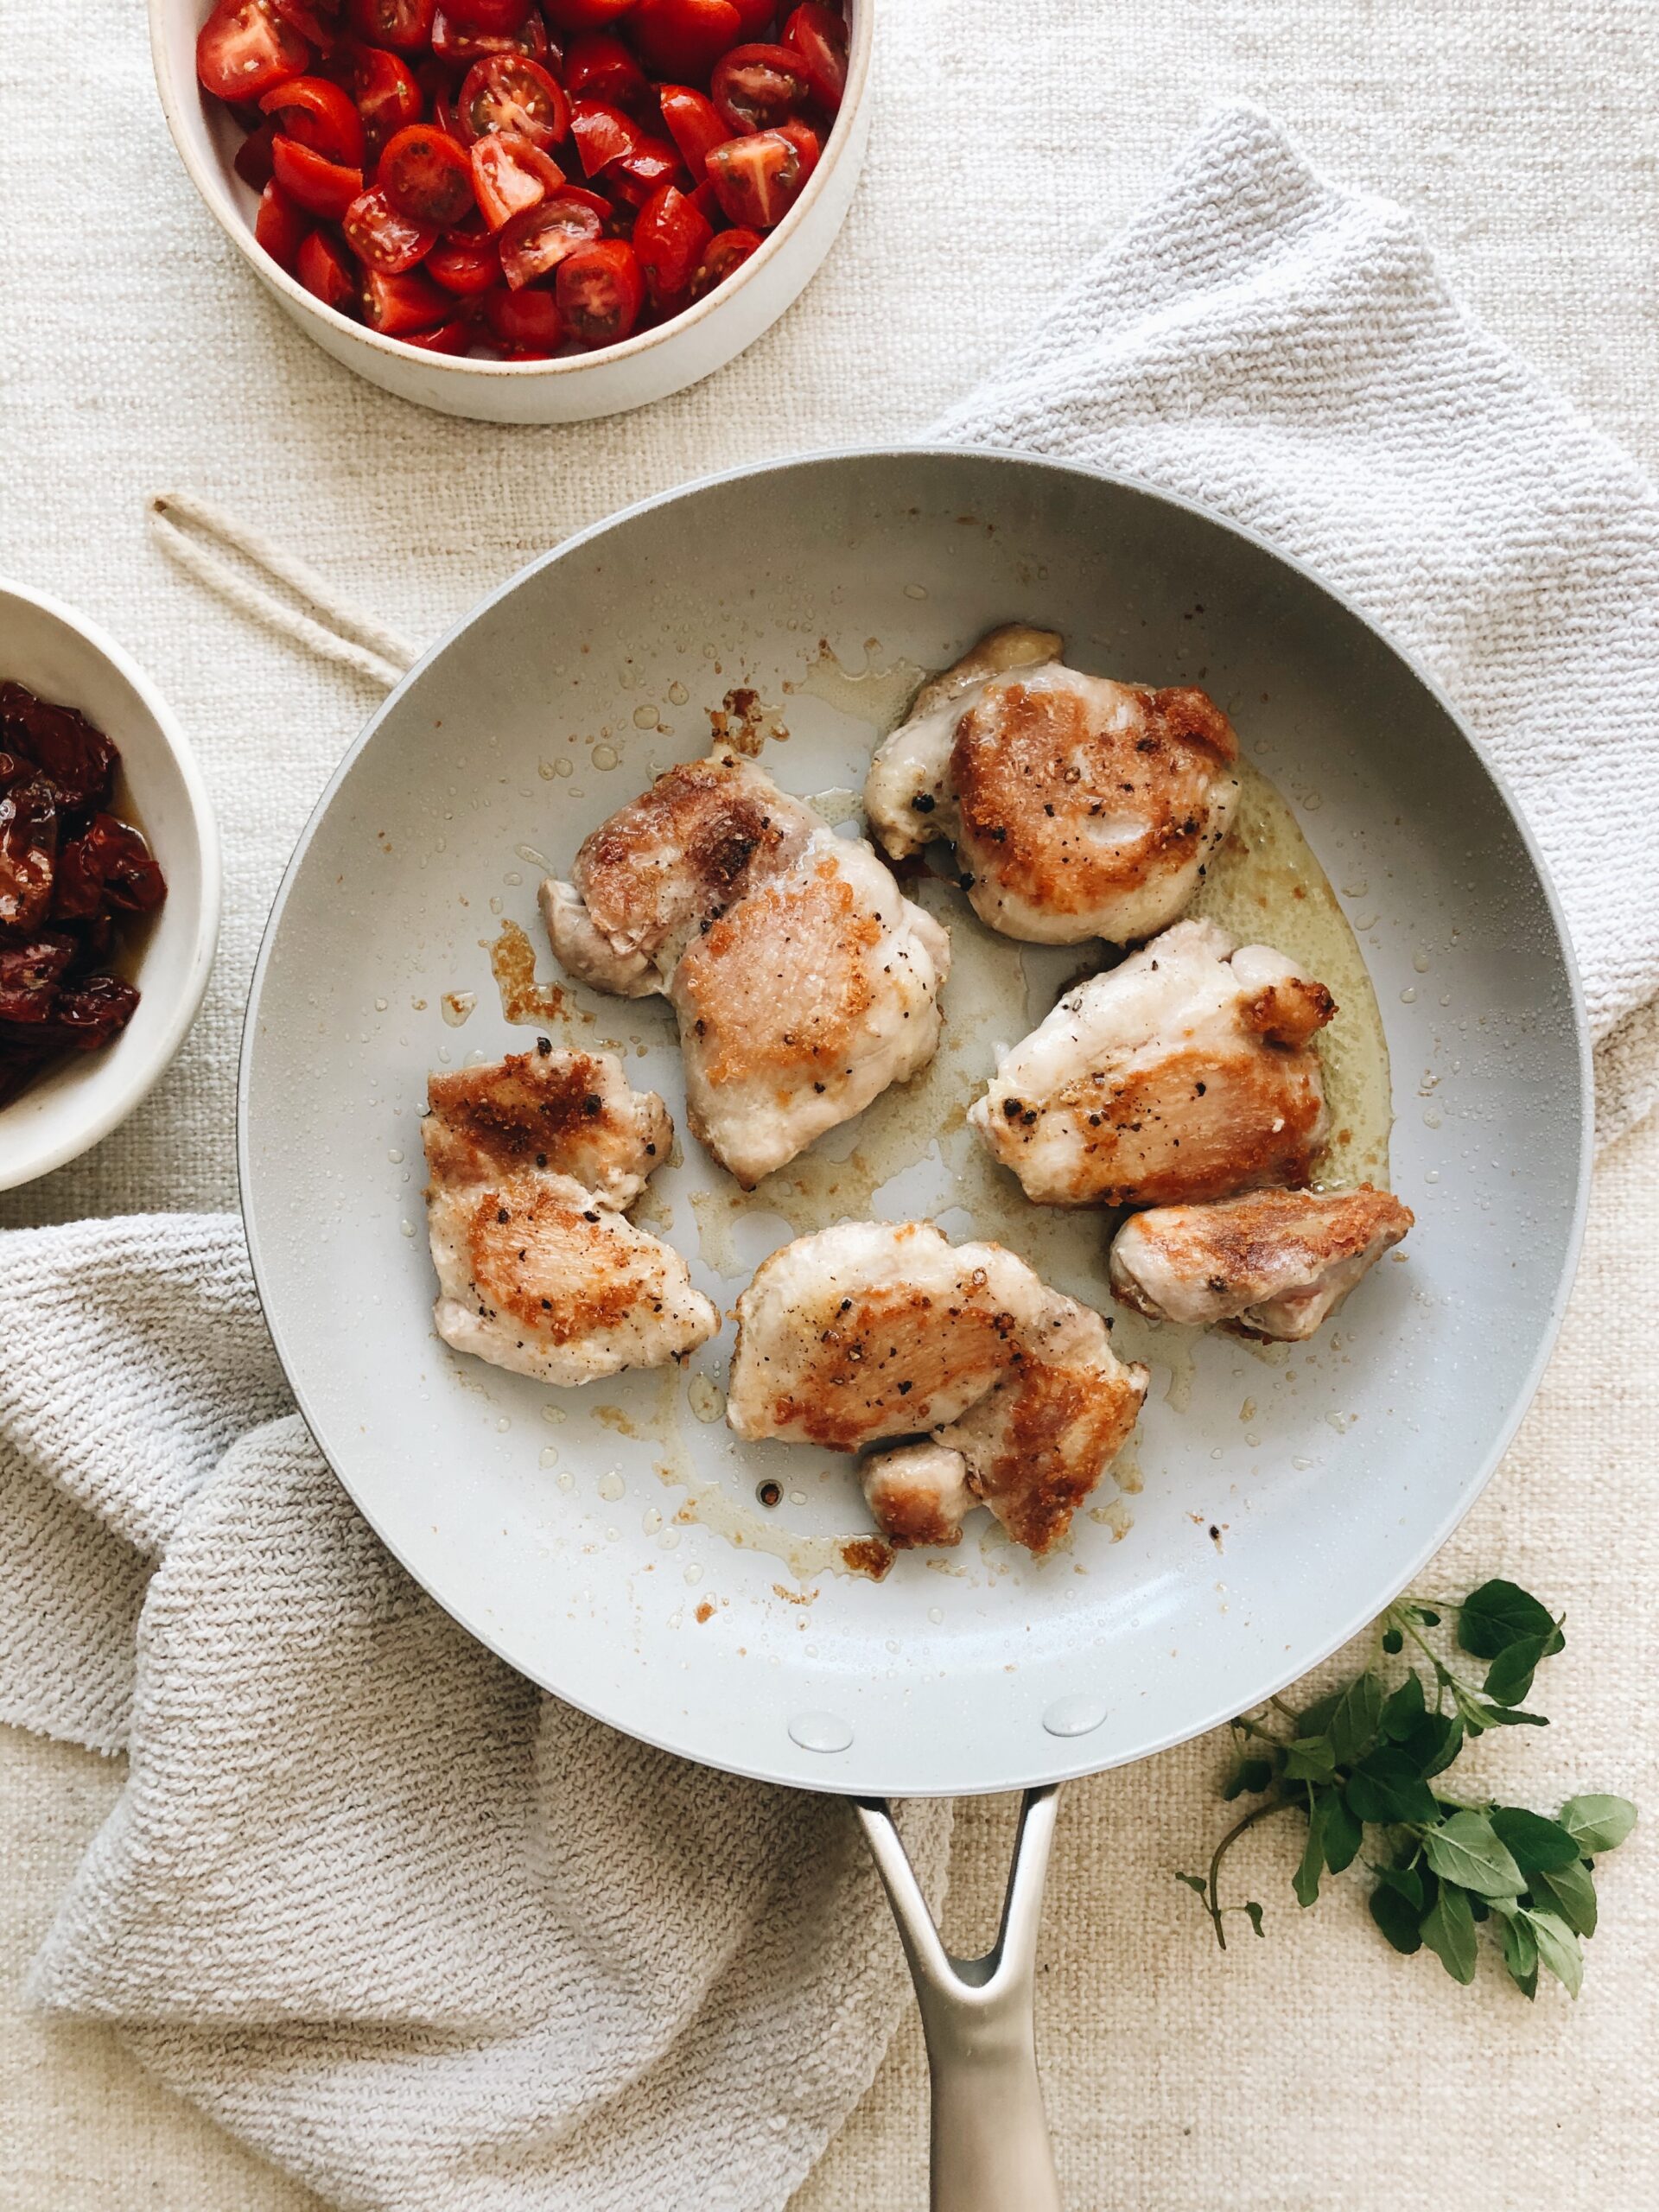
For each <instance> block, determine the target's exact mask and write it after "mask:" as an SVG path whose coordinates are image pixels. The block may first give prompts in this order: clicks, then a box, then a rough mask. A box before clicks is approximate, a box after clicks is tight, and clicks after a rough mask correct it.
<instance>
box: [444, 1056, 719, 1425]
mask: <svg viewBox="0 0 1659 2212" xmlns="http://www.w3.org/2000/svg"><path fill="white" fill-rule="evenodd" d="M427 1099H428V1103H429V1107H430V1109H431V1110H430V1112H429V1115H428V1116H427V1119H426V1121H425V1122H424V1124H423V1140H424V1143H425V1147H426V1159H427V1166H428V1168H429V1172H430V1174H431V1178H432V1179H431V1182H430V1184H429V1185H428V1188H427V1193H426V1202H427V1227H428V1231H429V1236H430V1239H431V1245H432V1263H433V1265H434V1267H435V1268H436V1269H437V1274H438V1300H437V1304H436V1306H435V1308H434V1312H433V1319H434V1321H435V1325H436V1328H437V1332H438V1334H439V1335H440V1336H441V1337H442V1338H443V1340H444V1342H445V1343H446V1344H449V1345H452V1346H453V1347H454V1350H455V1351H465V1352H472V1353H474V1354H475V1355H476V1356H477V1357H479V1358H480V1359H486V1360H489V1361H490V1362H491V1363H493V1365H495V1366H497V1367H505V1368H509V1369H511V1370H512V1371H513V1372H514V1373H515V1374H519V1375H533V1376H537V1377H538V1378H539V1379H540V1380H541V1381H543V1382H544V1383H590V1382H593V1381H594V1379H595V1378H596V1377H598V1376H602V1375H613V1374H615V1373H616V1371H617V1370H618V1369H619V1368H623V1367H660V1366H662V1365H663V1364H664V1362H665V1361H668V1360H671V1359H677V1358H680V1357H683V1355H684V1354H685V1353H687V1352H689V1351H694V1350H695V1349H696V1346H697V1345H698V1344H703V1343H706V1342H707V1340H708V1339H709V1338H710V1337H711V1336H713V1335H714V1333H715V1330H716V1329H717V1328H718V1327H719V1326H720V1316H719V1314H718V1313H716V1312H715V1308H714V1306H712V1305H711V1304H710V1303H709V1300H708V1299H706V1298H705V1297H704V1296H703V1295H702V1292H701V1291H698V1290H695V1289H694V1288H693V1287H692V1285H691V1278H690V1274H689V1272H688V1270H687V1268H686V1264H685V1262H684V1261H683V1259H682V1258H681V1257H680V1255H679V1254H678V1253H677V1252H676V1251H674V1250H672V1249H671V1247H669V1246H668V1245H666V1244H664V1243H661V1242H660V1240H659V1239H658V1238H657V1237H655V1236H648V1235H647V1234H646V1232H645V1230H642V1229H636V1228H635V1227H634V1225H633V1224H632V1222H631V1221H629V1220H628V1219H627V1217H626V1215H625V1214H624V1213H623V1212H622V1211H621V1209H622V1208H623V1207H624V1206H626V1205H631V1204H632V1201H633V1200H634V1199H635V1198H638V1196H639V1192H640V1191H641V1190H642V1189H643V1188H644V1186H645V1178H646V1177H647V1176H648V1175H649V1174H650V1173H651V1172H652V1168H653V1167H655V1166H657V1165H658V1162H659V1161H660V1160H664V1159H665V1158H666V1157H667V1154H668V1148H669V1145H670V1143H671V1140H672V1137H673V1125H672V1123H671V1122H670V1120H669V1116H668V1112H667V1109H666V1108H665V1107H664V1104H663V1102H662V1100H661V1099H660V1098H658V1096H656V1094H655V1092H644V1093H641V1092H639V1091H635V1090H631V1089H630V1088H629V1086H628V1083H627V1079H626V1077H625V1076H624V1075H623V1073H622V1070H621V1067H620V1065H619V1064H618V1062H617V1061H616V1060H615V1059H614V1058H613V1057H612V1056H611V1055H610V1054H609V1053H608V1052H555V1051H554V1050H553V1049H552V1047H551V1046H548V1045H547V1044H546V1043H545V1040H543V1046H542V1048H541V1049H540V1050H539V1051H538V1052H534V1053H531V1052H517V1053H512V1054H509V1056H508V1057H507V1058H505V1059H503V1060H499V1061H497V1062H496V1063H495V1064H494V1065H493V1066H488V1067H475V1068H461V1069H457V1070H456V1071H454V1072H453V1073H446V1074H442V1075H435V1076H433V1077H431V1078H430V1080H429V1083H428V1085H427Z"/></svg>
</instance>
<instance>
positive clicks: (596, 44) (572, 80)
mask: <svg viewBox="0 0 1659 2212" xmlns="http://www.w3.org/2000/svg"><path fill="white" fill-rule="evenodd" d="M563 79H564V89H565V91H566V92H568V93H569V95H570V98H571V99H573V100H577V99H585V100H608V101H609V102H610V104H611V105H612V106H613V107H638V106H641V105H644V104H645V102H647V101H648V100H649V99H650V98H651V86H650V85H649V84H648V83H647V81H646V79H645V71H644V70H643V69H642V68H641V67H639V63H638V62H637V61H636V60H634V58H633V55H632V54H631V53H630V52H629V51H628V49H627V48H626V46H624V45H623V43H622V41H621V40H620V38H613V36H612V35H611V34H610V32H609V31H578V32H577V33H576V35H575V38H573V39H572V40H571V41H570V43H569V46H568V47H567V48H565V53H564V69H563Z"/></svg>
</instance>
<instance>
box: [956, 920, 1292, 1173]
mask: <svg viewBox="0 0 1659 2212" xmlns="http://www.w3.org/2000/svg"><path fill="white" fill-rule="evenodd" d="M1335 1012H1336V1007H1335V1004H1334V1002H1333V1001H1332V997H1331V994H1330V992H1329V991H1327V990H1326V989H1325V986H1324V984H1323V983H1319V982H1314V981H1313V979H1312V978H1311V977H1308V976H1302V975H1300V974H1299V973H1298V972H1297V969H1296V968H1295V966H1294V963H1292V962H1290V961H1288V960H1287V959H1286V958H1285V957H1284V955H1283V954H1282V953H1279V952H1274V950H1272V949H1271V948H1270V947H1269V946H1268V945H1264V944H1250V945H1243V946H1241V947H1235V945H1234V944H1233V942H1232V939H1231V938H1230V937H1229V936H1228V935H1227V933H1226V931H1224V930H1222V929H1219V928H1217V925H1216V924H1215V923H1214V922H1211V921H1186V922H1177V923H1176V925H1174V927H1173V929H1168V930H1166V931H1164V933H1163V935H1162V936H1161V937H1158V938H1154V939H1153V941H1152V943H1151V944H1148V945H1145V946H1143V947H1142V949H1141V950H1140V951H1139V952H1137V953H1135V954H1132V955H1131V957H1129V958H1128V959H1127V960H1125V961H1124V962H1123V963H1122V965H1121V966H1120V967H1117V968H1114V969H1110V970H1109V972H1108V973H1107V974H1105V975H1103V976H1093V977H1091V978H1090V981H1089V982H1086V983H1083V984H1080V985H1079V986H1078V987H1077V988H1076V989H1075V990H1071V991H1068V992H1067V993H1066V995H1065V997H1064V998H1063V999H1062V1000H1061V1001H1059V1003H1058V1006H1056V1007H1055V1008H1054V1010H1053V1012H1052V1014H1050V1015H1049V1016H1048V1018H1047V1020H1046V1021H1044V1022H1042V1023H1040V1024H1039V1027H1037V1028H1035V1029H1034V1030H1033V1032H1032V1033H1031V1034H1030V1036H1028V1037H1027V1038H1026V1039H1025V1040H1024V1041H1023V1043H1021V1044H1019V1045H1016V1046H1014V1050H1013V1051H1012V1052H1009V1053H1007V1055H1006V1057H1005V1058H1003V1059H1002V1060H1001V1063H1000V1064H999V1065H998V1067H997V1071H996V1073H995V1076H994V1077H992V1080H991V1084H990V1088H989V1090H988V1091H987V1092H986V1094H985V1096H983V1097H982V1098H981V1099H978V1100H976V1103H974V1105H973V1106H972V1107H971V1108H970V1109H969V1116H968V1118H969V1121H970V1122H972V1124H973V1125H974V1127H975V1128H976V1130H977V1131H978V1133H979V1135H980V1136H981V1138H982V1141H983V1142H984V1144H985V1146H986V1147H987V1148H988V1151H989V1152H990V1153H991V1154H992V1155H993V1156H994V1157H995V1159H997V1160H1000V1161H1001V1163H1002V1165H1003V1166H1005V1167H1007V1168H1010V1169H1012V1171H1013V1172H1014V1174H1016V1175H1017V1176H1018V1177H1019V1179H1020V1182H1021V1183H1022V1184H1023V1185H1024V1186H1025V1191H1026V1195H1027V1198H1033V1199H1035V1200H1036V1201H1037V1203H1038V1204H1039V1205H1110V1206H1122V1205H1133V1206H1144V1205H1178V1204H1182V1203H1185V1202H1188V1201H1192V1200H1197V1199H1204V1198H1228V1197H1230V1196H1231V1195H1232V1194H1233V1193H1234V1192H1237V1191H1245V1190H1253V1189H1256V1188H1258V1187H1260V1186H1261V1185H1264V1184H1281V1185H1284V1184H1298V1183H1305V1182H1306V1180H1307V1179H1308V1175H1309V1173H1310V1170H1311V1166H1312V1160H1313V1154H1314V1152H1315V1150H1316V1149H1317V1148H1318V1147H1319V1144H1320V1142H1321V1141H1323V1139H1324V1137H1325V1131H1326V1127H1327V1122H1328V1116H1327V1114H1326V1111H1325V1088H1324V1084H1323V1082H1322V1080H1321V1077H1320V1072H1319V1056H1318V1054H1317V1053H1316V1052H1314V1051H1313V1046H1312V1041H1311V1040H1312V1039H1313V1035H1314V1033H1315V1032H1316V1031H1317V1030H1319V1028H1320V1027H1322V1026H1323V1024H1325V1022H1327V1021H1328V1020H1330V1019H1331V1017H1332V1014H1334V1013H1335Z"/></svg>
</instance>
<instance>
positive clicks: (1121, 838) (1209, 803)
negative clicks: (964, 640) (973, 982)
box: [865, 626, 1238, 944]
mask: <svg viewBox="0 0 1659 2212" xmlns="http://www.w3.org/2000/svg"><path fill="white" fill-rule="evenodd" d="M1059 651H1060V640H1059V639H1058V637H1056V636H1055V635H1054V634H1053V632H1044V631H1033V630H1027V629H1025V628H1023V627H1020V626H1009V627H1008V628H1007V629H1006V630H1001V631H993V632H991V633H990V634H989V636H988V637H987V638H984V639H982V640H981V641H980V644H979V645H978V646H976V648H975V651H974V652H973V653H971V654H970V655H969V657H968V658H967V659H966V660H964V661H963V662H960V663H958V664H957V668H956V669H954V670H952V671H949V672H948V673H947V674H946V675H945V676H944V677H940V678H938V679H937V680H936V681H935V682H934V683H931V684H929V685H928V686H927V687H926V688H925V690H923V692H922V693H921V694H920V696H919V697H918V700H917V702H916V705H915V708H914V709H912V714H911V715H910V717H909V719H908V720H907V721H906V722H905V723H904V724H902V725H901V727H900V728H899V729H897V730H895V731H894V732H893V735H892V736H891V737H889V738H888V739H887V741H886V742H885V743H884V744H883V745H882V747H880V751H879V752H878V753H877V754H876V756H875V760H874V762H873V763H872V766H871V769H870V774H869V779H868V782H867V784H866V785H865V804H866V807H867V809H868V813H869V817H870V820H871V823H872V824H873V825H874V829H875V830H876V833H877V835H878V836H880V839H881V842H882V843H883V844H884V846H885V847H886V848H887V851H888V852H890V853H891V854H893V855H894V857H895V858H903V857H904V856H905V855H907V854H910V853H912V852H916V851H918V850H919V849H920V848H921V847H922V846H923V845H925V844H926V843H927V842H929V841H930V840H931V839H933V838H936V837H948V838H950V839H951V840H952V841H953V842H954V843H955V845H956V849H957V861H958V862H959V864H960V866H961V868H962V869H963V881H964V884H965V886H966V887H967V890H968V896H969V901H970V903H971V904H972V906H973V907H974V910H975V912H976V913H977V914H978V915H979V916H980V918H981V919H982V920H983V921H985V922H987V923H988V924H989V925H990V926H991V928H993V929H995V930H1001V931H1003V932H1004V933H1005V934H1006V935H1007V936H1009V937H1014V938H1023V939H1026V940H1027V941H1029V942H1033V943H1037V944H1081V943H1082V942H1084V940H1085V939H1087V938H1094V937H1103V938H1109V939H1110V940H1112V941H1113V942H1114V943H1116V944H1131V943H1135V942H1136V941H1138V940H1139V939H1141V938H1146V937H1150V936H1151V935H1152V934H1153V933H1154V931H1157V930H1160V929H1162V928H1163V927H1164V926H1165V925H1166V923H1168V922H1171V921H1173V919H1174V918H1175V917H1176V916H1177V915H1178V914H1179V912H1181V910H1182V908H1183V907H1184V906H1186V905H1187V903H1188V902H1189V900H1190V899H1192V895H1193V893H1194V892H1195V891H1196V890H1197V889H1198V883H1199V881H1200V880H1201V878H1202V876H1203V873H1204V868H1205V864H1206V862H1207V861H1208V860H1209V857H1210V855H1211V854H1212V853H1214V851H1215V850H1216V849H1217V846H1218V845H1219V844H1220V842H1221V841H1222V839H1223V837H1224V836H1225V834H1226V830H1227V825H1228V823H1229V822H1230V820H1231V818H1232V813H1233V809H1234V807H1235V806H1236V803H1237V798H1238V783H1237V779H1236V777H1235V776H1234V775H1233V774H1232V768H1233V765H1234V763H1235V762H1236V760H1237V758H1238V740H1237V738H1236V735H1235V734H1234V732H1233V727H1232V724H1231V723H1230V721H1228V719H1227V717H1226V715H1224V714H1223V712H1222V711H1221V709H1220V708H1219V707H1217V705H1216V703H1215V702H1214V701H1213V700H1212V699H1211V698H1210V697H1209V696H1207V695H1206V694H1205V692H1203V691H1200V690H1195V689H1193V688H1192V687H1191V686H1176V687H1175V688H1173V689H1171V690H1153V689H1151V688H1149V687H1147V685H1144V684H1131V683H1113V682H1111V681H1109V679H1108V678H1106V677H1096V676H1084V675H1082V674H1080V673H1079V672H1078V671H1077V670H1075V669H1071V668H1066V667H1065V666H1064V665H1063V664H1061V662H1060V661H1059V659H1058V653H1059Z"/></svg>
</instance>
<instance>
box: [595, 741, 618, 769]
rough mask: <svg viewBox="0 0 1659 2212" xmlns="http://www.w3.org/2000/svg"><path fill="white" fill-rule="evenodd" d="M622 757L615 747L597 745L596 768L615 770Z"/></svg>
mask: <svg viewBox="0 0 1659 2212" xmlns="http://www.w3.org/2000/svg"><path fill="white" fill-rule="evenodd" d="M621 758H622V755H621V754H620V753H619V752H618V751H617V749H616V747H614V746H613V745H596V746H595V747H594V750H593V763H594V767H595V768H614V767H615V766H616V764H617V762H618V761H619V760H620V759H621Z"/></svg>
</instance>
